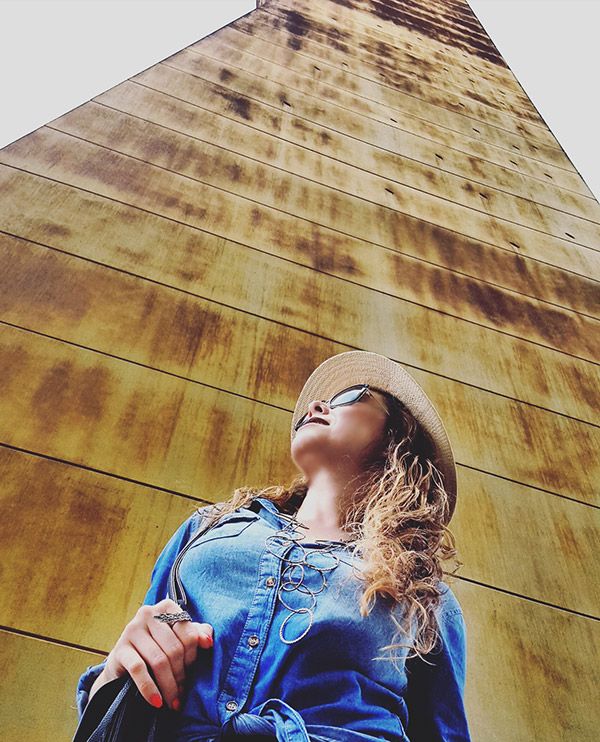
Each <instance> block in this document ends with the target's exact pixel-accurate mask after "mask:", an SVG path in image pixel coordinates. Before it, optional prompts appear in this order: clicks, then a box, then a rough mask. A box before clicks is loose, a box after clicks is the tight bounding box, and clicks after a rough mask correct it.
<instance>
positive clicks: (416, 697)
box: [77, 351, 470, 742]
mask: <svg viewBox="0 0 600 742" xmlns="http://www.w3.org/2000/svg"><path fill="white" fill-rule="evenodd" d="M320 400H328V401H320ZM291 438H292V440H291V456H292V460H293V461H294V463H295V465H296V466H297V468H298V469H299V472H300V473H299V474H298V476H297V477H296V478H295V479H294V480H293V482H292V483H291V485H290V486H288V487H283V486H275V487H267V488H265V489H262V490H254V489H251V488H248V487H241V488H238V489H236V490H235V492H234V493H233V496H232V498H231V499H230V500H229V501H228V502H226V503H221V504H219V505H218V506H207V507H204V508H201V509H200V510H198V511H196V513H195V514H194V515H192V516H191V517H190V518H188V519H187V520H186V521H185V522H184V523H183V524H182V525H181V526H180V527H179V529H178V530H177V531H176V532H175V534H174V535H173V536H172V538H171V539H170V541H169V542H168V544H167V545H166V546H165V548H164V549H163V551H162V553H161V555H160V556H159V558H158V560H157V562H156V565H155V567H154V570H153V572H152V580H151V585H150V589H149V590H148V592H147V594H146V598H145V600H144V605H143V606H142V607H141V608H140V609H139V610H138V612H137V613H136V616H135V617H134V619H133V620H132V621H131V622H130V623H129V624H128V625H127V627H126V628H125V630H124V631H123V634H122V635H121V637H120V639H119V641H118V642H117V644H116V645H115V647H114V648H113V649H112V651H111V652H110V654H109V655H108V657H107V658H106V660H105V661H104V662H103V663H101V664H100V665H95V666H92V667H90V668H88V669H87V670H86V671H85V672H84V673H83V675H82V676H81V678H80V680H79V684H78V689H77V703H78V709H79V713H80V714H81V713H82V711H83V708H84V707H85V704H86V703H87V700H88V698H89V697H90V693H91V694H93V693H95V692H96V690H97V689H98V688H99V687H100V686H101V685H102V684H104V683H106V682H108V681H109V680H111V679H113V678H116V677H118V676H120V675H123V674H124V673H126V672H129V674H130V675H131V676H132V678H133V680H134V682H135V683H136V685H137V686H138V688H139V689H140V692H141V693H142V695H143V696H144V697H145V698H146V700H147V701H148V702H149V703H153V704H154V705H156V706H160V705H161V704H163V703H164V704H166V705H167V706H168V707H169V708H171V709H174V710H176V711H178V714H177V718H178V722H177V732H175V733H174V734H175V736H174V739H176V740H177V741H178V742H182V741H183V740H186V741H188V742H191V741H192V740H195V741H197V742H199V741H200V740H202V741H203V742H208V741H209V740H210V741H213V740H225V739H235V738H242V737H246V738H252V739H255V740H258V739H265V740H267V739H271V740H273V739H277V740H281V741H283V740H287V741H288V742H308V741H311V740H312V741H317V742H319V741H320V742H324V741H326V740H347V741H348V742H358V741H359V740H363V741H365V742H367V741H369V740H381V739H384V740H390V741H394V742H407V740H410V742H435V741H436V740H450V739H451V740H453V741H454V742H456V741H458V740H467V741H468V740H469V739H470V737H469V730H468V725H467V719H466V715H465V710H464V705H463V691H464V682H465V662H466V660H465V653H466V649H465V624H464V620H463V615H462V611H461V608H460V605H459V604H458V602H457V599H456V597H455V596H454V594H453V592H452V591H451V589H450V588H449V587H448V585H447V584H445V583H444V582H443V581H442V574H443V570H442V564H441V563H442V560H444V559H447V558H449V557H456V553H457V552H456V549H455V548H454V538H453V535H452V532H451V531H450V530H449V529H448V528H447V523H448V521H449V520H450V518H451V516H452V513H453V511H454V506H455V500H456V471H455V464H454V459H453V455H452V450H451V447H450V442H449V440H448V436H447V434H446V431H445V429H444V426H443V424H442V421H441V420H440V418H439V416H438V414H437V412H436V410H435V408H434V407H433V405H432V404H431V402H430V400H429V399H428V398H427V396H426V395H425V393H424V392H423V390H422V389H421V387H420V386H419V385H418V384H417V383H416V381H415V380H414V379H413V378H412V377H411V376H410V375H409V374H408V373H407V372H406V371H405V370H404V369H403V368H402V367H401V366H400V365H399V364H397V363H395V362H393V361H391V360H390V359H388V358H386V357H384V356H381V355H379V354H377V353H370V352H365V351H349V352H346V353H340V354H338V355H335V356H333V357H331V358H329V359H327V360H326V361H324V362H323V363H322V364H321V365H320V366H319V367H318V368H317V369H315V371H314V372H313V373H312V374H311V376H310V377H309V379H308V380H307V381H306V383H305V385H304V388H303V389H302V392H301V394H300V396H299V398H298V401H297V403H296V407H295V410H294V414H293V417H292V430H291ZM201 524H202V526H203V527H206V526H207V525H209V524H211V527H210V528H208V530H206V531H204V532H202V534H201V535H200V534H199V535H198V537H197V539H196V540H195V541H194V542H193V543H192V544H191V545H190V546H189V547H188V548H187V549H186V550H185V552H182V550H183V548H184V546H185V545H186V543H187V542H188V539H189V538H190V536H192V534H193V533H194V532H196V531H198V529H199V528H200V526H201ZM179 554H181V558H180V559H179V560H178V565H179V567H178V568H179V575H180V582H181V585H182V586H183V587H184V589H185V592H186V594H187V607H188V611H189V614H185V613H182V612H181V608H180V606H179V605H178V604H177V603H175V602H174V601H172V600H170V599H169V598H168V597H166V596H167V587H168V582H169V574H170V571H171V567H172V565H173V563H174V561H175V559H176V557H177V556H178V555H179ZM460 564H461V562H458V561H457V567H458V566H459V565H460ZM454 571H456V569H455V570H454ZM161 614H162V615H161ZM165 614H166V615H165ZM157 619H158V620H157Z"/></svg>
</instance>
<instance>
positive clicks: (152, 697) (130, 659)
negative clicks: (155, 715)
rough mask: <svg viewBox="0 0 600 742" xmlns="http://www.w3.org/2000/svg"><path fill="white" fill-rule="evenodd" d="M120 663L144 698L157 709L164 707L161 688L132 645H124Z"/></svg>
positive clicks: (120, 652)
mask: <svg viewBox="0 0 600 742" xmlns="http://www.w3.org/2000/svg"><path fill="white" fill-rule="evenodd" d="M119 663H120V664H121V665H122V666H123V667H124V668H125V670H127V672H128V673H129V675H130V676H131V679H132V680H133V682H134V683H135V684H136V686H137V688H138V690H139V691H140V693H141V694H142V697H143V698H144V699H145V700H146V701H147V702H148V703H149V704H151V705H152V706H154V707H155V708H160V707H161V706H162V705H163V698H162V696H161V694H160V691H159V688H158V686H157V685H156V683H155V682H154V680H153V679H152V676H151V675H150V673H149V671H148V666H147V665H146V663H145V662H144V660H143V659H142V657H140V655H139V653H138V652H137V651H136V650H135V649H134V648H133V647H132V646H131V645H123V646H122V647H121V648H120V651H119Z"/></svg>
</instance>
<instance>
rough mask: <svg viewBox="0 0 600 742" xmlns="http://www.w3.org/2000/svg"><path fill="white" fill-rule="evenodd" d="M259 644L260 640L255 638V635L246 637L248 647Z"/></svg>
mask: <svg viewBox="0 0 600 742" xmlns="http://www.w3.org/2000/svg"><path fill="white" fill-rule="evenodd" d="M259 642H260V639H259V638H258V637H257V636H256V634H252V636H249V637H248V646H249V647H256V646H257V645H258V643H259Z"/></svg>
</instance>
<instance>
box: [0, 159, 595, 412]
mask: <svg viewBox="0 0 600 742" xmlns="http://www.w3.org/2000/svg"><path fill="white" fill-rule="evenodd" d="M98 146H100V145H98ZM0 164H1V163H0ZM9 167H13V166H9ZM14 169H16V170H20V171H22V172H27V173H29V171H27V170H22V169H21V168H14ZM29 174H33V175H37V177H42V178H44V179H46V180H49V181H51V182H54V183H61V184H62V185H65V186H71V187H77V188H79V190H82V191H83V192H85V193H91V194H92V195H94V196H97V197H98V198H107V197H106V196H103V195H102V194H99V193H96V192H95V191H90V190H88V189H85V188H80V187H78V186H73V184H70V183H66V182H64V181H60V180H56V179H53V178H48V177H47V176H43V175H39V174H37V173H29ZM108 200H111V201H114V202H115V203H120V204H123V205H125V206H128V207H129V208H135V209H139V211H141V212H143V213H149V214H152V215H153V216H155V217H157V218H164V219H167V220H168V221H171V222H174V223H175V224H181V225H182V226H185V227H188V228H191V229H196V230H197V231H200V232H204V233H205V234H211V235H212V236H214V237H218V238H220V239H226V240H228V241H230V242H233V243H234V244H239V245H241V246H243V247H245V248H246V249H250V250H254V251H255V252H258V253H259V254H261V255H270V256H271V257H275V258H276V259H279V260H284V261H286V262H287V263H290V264H292V265H296V266H299V267H301V268H303V269H305V270H314V271H316V272H318V273H321V274H322V275H326V276H329V277H331V278H334V279H336V280H339V281H345V282H347V283H349V284H352V285H353V286H358V287H360V288H362V289H364V290H366V291H374V292H376V293H378V294H381V295H382V296H389V297H391V298H393V299H395V300H396V301H403V302H406V303H408V304H412V305H413V306H418V307H421V308H422V309H426V310H428V311H431V312H436V313H438V314H441V315H443V316H446V317H451V318H452V319H455V320H458V321H460V322H467V323H469V324H471V325H474V326H476V327H481V328H483V329H485V330H487V331H489V332H497V333H499V334H501V335H504V336H506V337H511V338H514V339H515V340H518V341H519V342H523V343H530V344H531V345H534V346H536V347H540V348H544V349H546V350H549V351H551V352H553V353H560V354H561V355H564V356H565V357H568V358H574V359H576V360H578V361H582V362H583V363H589V364H591V365H592V366H600V362H596V361H592V360H591V359H588V358H583V357H581V356H577V355H575V354H573V353H569V352H568V351H565V350H561V349H560V348H554V347H551V346H549V345H544V344H543V343H540V342H538V341H536V340H532V339H530V338H525V337H521V336H520V335H513V334H512V333H509V332H506V331H505V330H501V329H499V328H496V327H491V326H489V325H484V324H481V323H479V322H476V321H475V320H472V319H468V318H466V317H460V316H458V315H454V314H451V313H450V312H446V311H444V310H443V309H438V308H436V307H430V306H428V305H427V304H422V303H420V302H417V301H415V300H414V299H408V298H401V297H398V296H396V295H395V294H391V293H389V292H387V291H383V290H382V289H377V288H371V287H367V286H364V285H363V284H361V283H358V282H356V281H352V280H350V279H349V278H346V277H342V276H337V275H335V274H331V273H326V272H325V271H322V270H319V269H318V268H313V267H310V266H306V265H304V264H301V263H297V262H296V261H294V260H291V259H289V258H284V257H280V256H273V255H272V253H265V252H263V251H262V250H260V249H258V248H255V247H253V246H251V245H246V244H244V243H240V242H238V241H236V240H231V239H230V238H228V237H223V235H218V234H215V233H213V232H208V231H207V230H203V229H201V228H200V227H196V226H194V225H191V224H189V223H187V222H182V221H180V220H177V219H173V218H172V217H167V216H164V215H163V214H158V213H156V212H153V211H147V210H145V209H143V208H140V207H138V206H133V205H132V204H128V203H127V202H124V201H120V200H118V199H113V198H109V199H108ZM253 203H256V202H253ZM259 205H263V204H259ZM268 208H271V207H268ZM284 213H286V212H284ZM334 231H337V230H334ZM341 234H344V233H343V232H342V233H341ZM15 236H17V235H15ZM17 237H18V238H19V239H23V238H21V237H20V236H17ZM368 244H373V245H376V246H377V247H381V248H384V249H388V250H391V249H392V248H386V247H385V246H382V245H378V243H368ZM178 290H183V289H178ZM194 296H195V295H194ZM592 319H595V318H592ZM311 334H314V333H311ZM559 414H560V413H559Z"/></svg>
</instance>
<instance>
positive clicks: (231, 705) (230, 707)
mask: <svg viewBox="0 0 600 742" xmlns="http://www.w3.org/2000/svg"><path fill="white" fill-rule="evenodd" d="M237 707H238V704H237V701H227V703H226V704H225V708H226V709H227V711H231V712H233V711H237Z"/></svg>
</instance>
